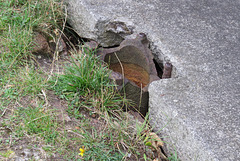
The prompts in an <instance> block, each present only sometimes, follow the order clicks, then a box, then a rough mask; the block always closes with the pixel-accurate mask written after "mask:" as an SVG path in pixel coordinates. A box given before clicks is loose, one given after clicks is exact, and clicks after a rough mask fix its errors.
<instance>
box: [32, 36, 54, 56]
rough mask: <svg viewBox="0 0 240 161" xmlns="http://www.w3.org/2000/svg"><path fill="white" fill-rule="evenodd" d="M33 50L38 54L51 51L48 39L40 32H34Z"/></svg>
mask: <svg viewBox="0 0 240 161" xmlns="http://www.w3.org/2000/svg"><path fill="white" fill-rule="evenodd" d="M32 52H33V53H37V54H49V53H50V47H49V45H48V41H47V39H46V38H45V37H44V36H43V35H42V34H40V33H39V32H35V33H34V37H33V49H32Z"/></svg>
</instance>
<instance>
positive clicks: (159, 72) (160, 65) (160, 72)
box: [153, 59, 163, 78]
mask: <svg viewBox="0 0 240 161" xmlns="http://www.w3.org/2000/svg"><path fill="white" fill-rule="evenodd" d="M153 62H154V64H155V68H156V70H157V75H158V77H159V78H162V75H163V63H158V62H157V61H156V60H155V59H153Z"/></svg>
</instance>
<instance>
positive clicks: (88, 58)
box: [51, 53, 123, 108]
mask: <svg viewBox="0 0 240 161" xmlns="http://www.w3.org/2000/svg"><path fill="white" fill-rule="evenodd" d="M109 76H110V70H109V69H108V68H107V66H106V65H104V64H103V63H102V62H101V61H100V60H99V58H98V57H96V55H95V54H94V53H76V54H74V55H72V61H71V64H70V65H68V66H66V67H65V71H64V74H61V75H59V76H57V77H55V78H53V80H52V81H51V82H52V84H53V85H54V86H53V89H54V90H55V91H56V93H57V94H58V95H60V96H61V98H65V99H67V100H70V101H72V103H73V104H76V105H79V103H80V104H82V105H84V106H89V107H96V108H98V107H99V108H101V107H116V106H118V108H119V106H121V103H122V102H123V99H122V98H121V97H120V95H119V94H117V93H116V91H115V87H116V86H115V85H114V83H113V82H112V81H111V80H110V79H109ZM86 100H87V102H85V101H86Z"/></svg>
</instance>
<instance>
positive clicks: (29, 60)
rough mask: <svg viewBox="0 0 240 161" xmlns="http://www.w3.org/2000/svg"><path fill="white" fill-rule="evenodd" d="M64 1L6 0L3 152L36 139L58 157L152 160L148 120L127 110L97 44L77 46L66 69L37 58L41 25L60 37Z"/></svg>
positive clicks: (1, 22) (0, 33) (0, 24)
mask: <svg viewBox="0 0 240 161" xmlns="http://www.w3.org/2000/svg"><path fill="white" fill-rule="evenodd" d="M63 9H64V7H63V5H62V3H60V2H56V1H54V0H43V1H34V0H10V1H5V0H0V14H1V19H0V52H1V53H0V128H1V131H0V136H2V137H1V138H0V142H1V144H0V159H1V157H2V158H3V159H7V158H13V157H14V156H17V155H18V153H20V152H21V150H22V149H24V148H25V147H27V148H30V149H31V147H32V148H33V147H34V148H35V150H36V149H41V150H42V153H41V155H40V154H39V155H40V156H41V157H42V158H43V159H44V158H45V159H46V158H50V160H54V159H56V158H58V159H61V160H139V159H140V158H142V159H143V160H149V159H150V160H151V155H146V154H147V148H146V146H145V145H144V142H147V141H148V140H149V139H148V137H149V136H148V134H147V133H145V134H143V133H142V132H143V131H145V132H146V131H149V129H148V127H147V125H146V122H145V123H143V124H142V125H140V124H137V123H136V122H134V121H132V120H133V119H132V120H131V119H130V117H129V115H126V113H124V112H122V111H121V110H120V109H121V107H122V106H123V105H124V104H125V105H127V102H126V101H124V99H123V98H122V97H121V96H119V95H118V93H116V91H115V90H114V85H112V84H111V83H110V81H109V79H108V76H109V71H108V69H107V68H106V67H105V66H103V65H101V64H99V61H98V59H97V58H96V57H95V56H94V55H93V54H92V53H91V52H74V53H73V54H72V56H73V58H74V59H71V65H69V66H67V67H65V68H66V70H65V74H64V75H54V74H53V73H52V72H49V73H47V72H44V71H43V70H41V68H40V67H39V66H36V63H34V62H35V57H34V55H33V54H32V53H31V51H32V48H33V33H34V31H41V32H43V33H45V34H46V35H49V36H50V37H51V39H53V40H56V39H57V38H58V37H57V35H56V34H55V35H54V32H53V31H55V30H59V31H61V30H62V27H63V26H64V20H65V18H66V17H65V14H64V12H63V11H62V10H63ZM56 54H57V53H55V55H56ZM55 58H56V57H55ZM53 91H54V92H53ZM55 94H57V95H55ZM59 102H60V103H59ZM69 118H70V120H71V121H69ZM80 148H81V151H80ZM83 149H84V150H85V151H83ZM80 152H82V154H83V156H82V155H81V154H79V153H80ZM147 156H148V157H147ZM32 159H34V158H32ZM152 159H153V158H152Z"/></svg>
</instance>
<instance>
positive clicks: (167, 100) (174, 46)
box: [65, 0, 240, 161]
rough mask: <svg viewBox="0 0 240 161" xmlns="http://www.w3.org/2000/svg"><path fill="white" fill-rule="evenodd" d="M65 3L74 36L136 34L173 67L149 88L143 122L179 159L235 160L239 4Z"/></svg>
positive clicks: (197, 0)
mask: <svg viewBox="0 0 240 161" xmlns="http://www.w3.org/2000/svg"><path fill="white" fill-rule="evenodd" d="M65 1H66V2H68V9H69V19H70V23H71V25H73V27H74V28H75V29H76V30H77V32H78V33H79V35H80V36H83V37H86V38H91V39H93V40H96V41H98V42H99V43H100V44H101V45H102V46H113V45H116V44H119V43H120V41H121V40H122V39H123V38H127V37H131V36H133V35H134V34H136V33H139V32H143V33H146V34H147V36H148V39H149V40H150V41H151V42H152V44H151V49H152V51H153V53H154V54H155V56H156V57H155V58H156V60H159V61H163V62H164V63H165V62H168V61H169V62H171V63H172V65H173V66H174V67H175V72H174V70H173V72H172V76H173V77H174V78H172V79H164V80H160V81H156V82H153V83H152V84H151V85H150V87H149V92H150V120H151V124H152V125H153V126H154V127H155V130H156V131H158V130H161V131H160V133H161V135H162V136H168V137H165V140H166V141H167V142H169V144H168V146H169V148H170V149H171V145H174V147H175V148H176V150H177V152H178V156H179V158H180V159H181V160H184V161H185V160H201V161H204V160H224V161H225V160H226V161H228V160H240V152H239V149H240V145H239V143H240V136H239V134H240V131H239V129H240V128H239V127H240V121H239V118H240V115H239V113H240V108H239V106H240V54H239V52H240V16H239V13H240V1H239V0H238V1H232V0H218V1H216V0H214V1H207V0H191V1H190V0H181V1H173V0H161V1H159V0H148V1H147V0H142V1H139V0H118V1H117V0H116V1H113V0H110V1H103V0H99V1H95V0H65ZM113 22H116V24H114V25H112V23H113ZM118 24H119V26H120V27H118ZM112 26H113V27H112ZM129 31H130V32H129ZM131 32H133V34H130V33H131ZM106 35H107V36H106ZM109 35H110V36H109ZM133 37H135V36H133ZM116 40H117V41H116ZM176 69H177V70H176Z"/></svg>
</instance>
